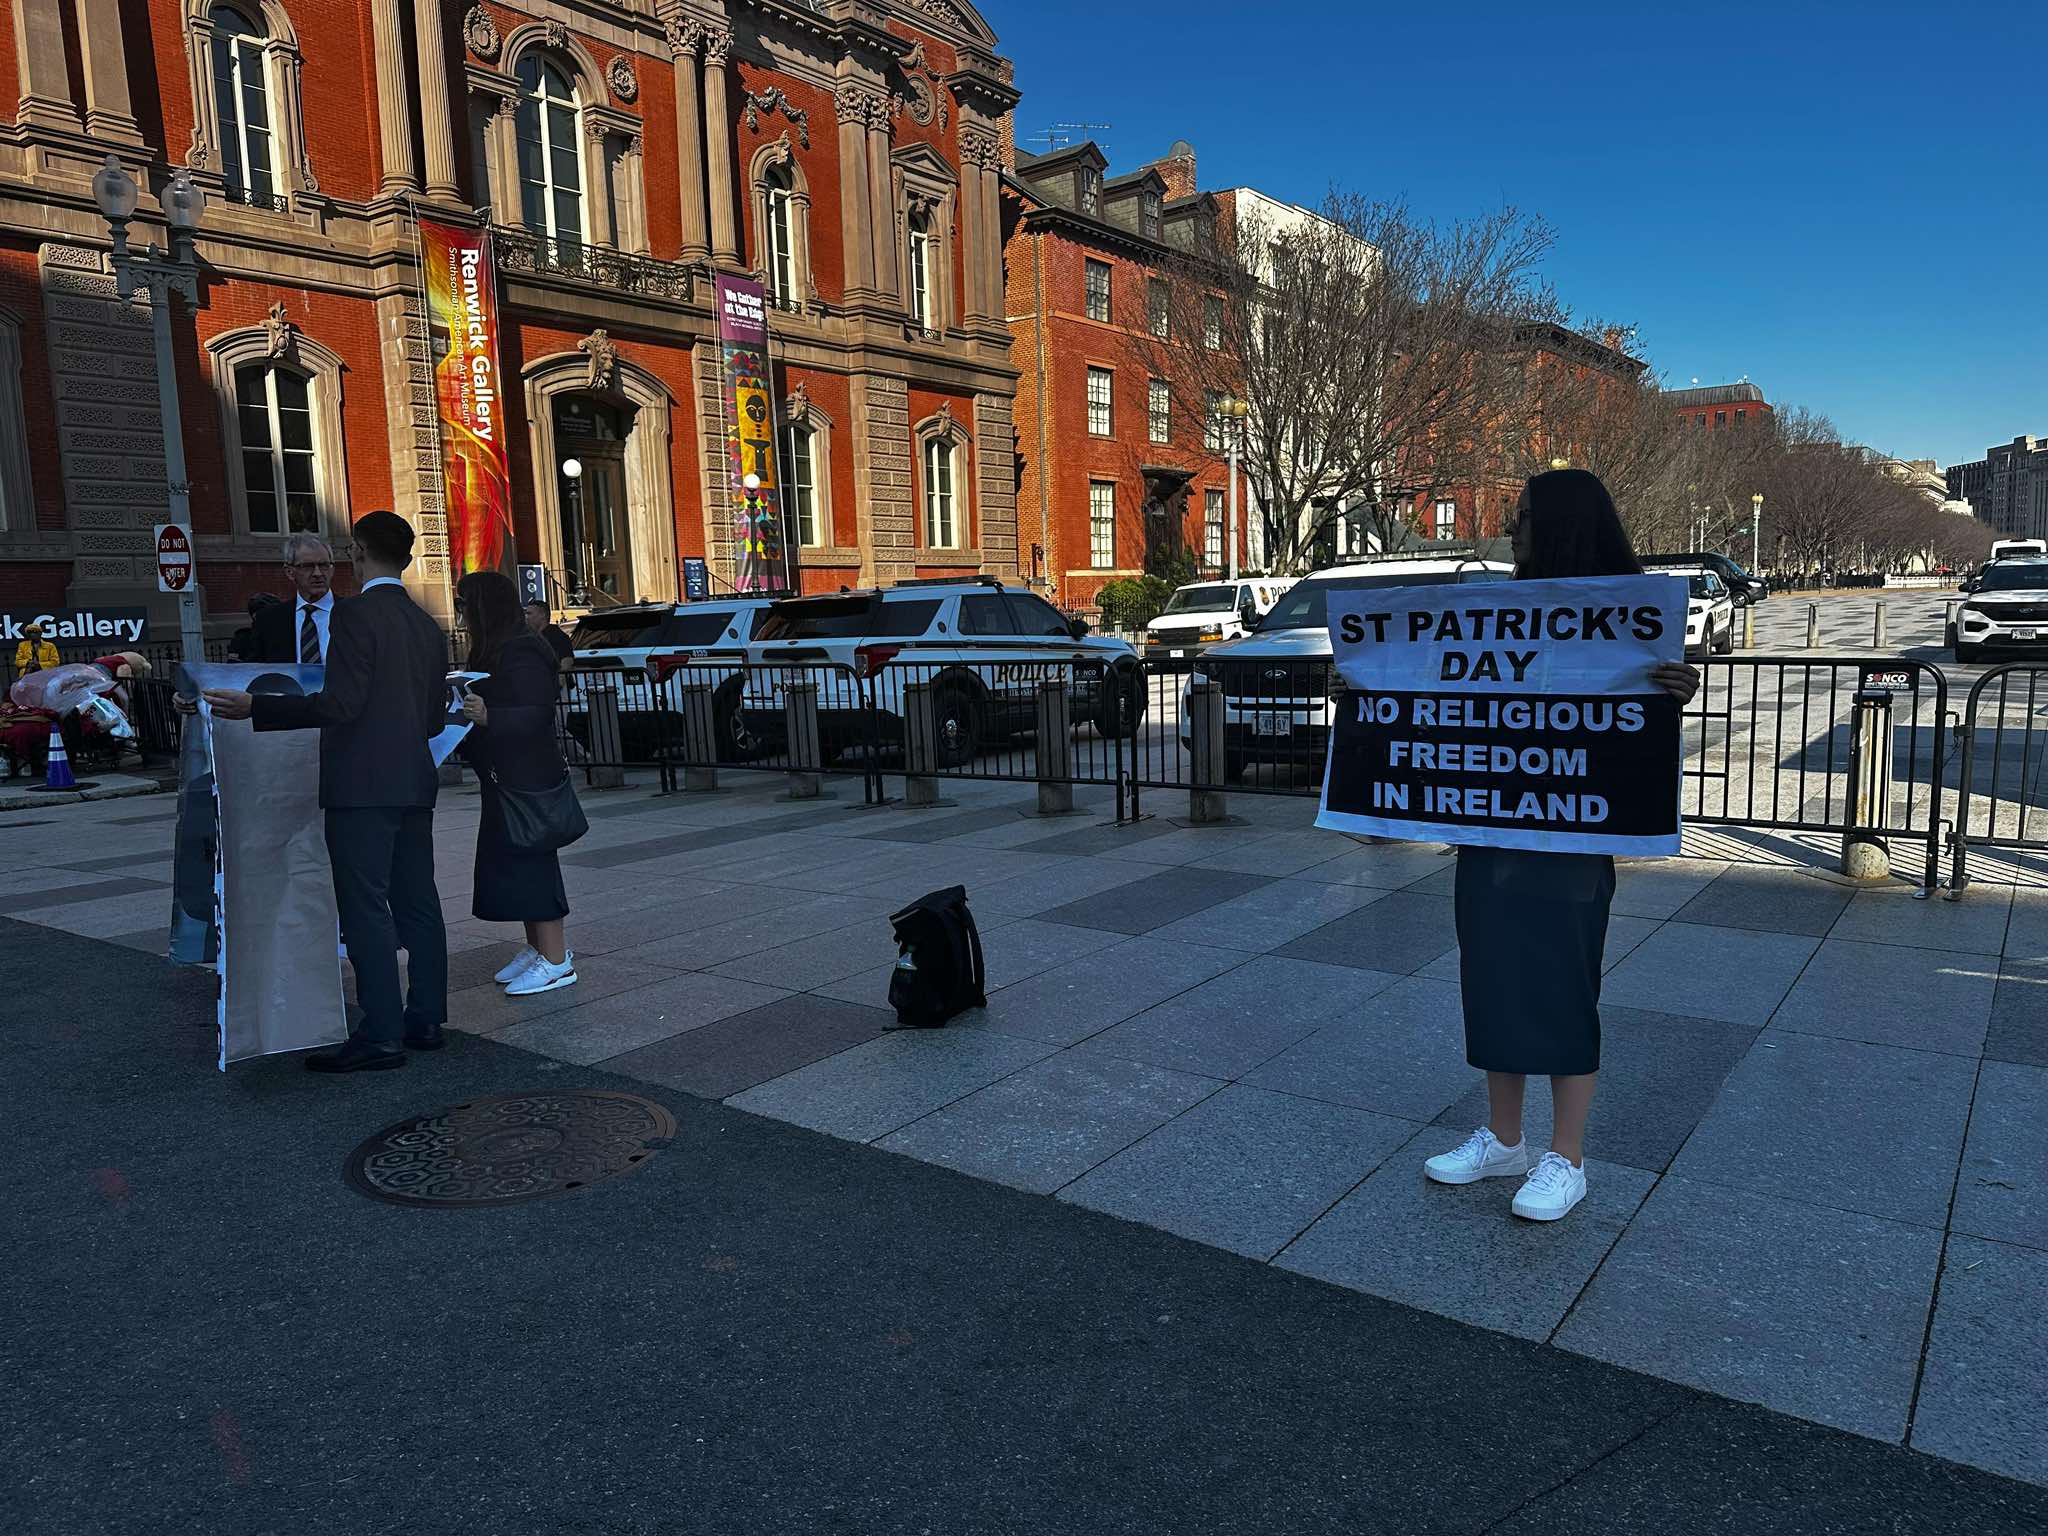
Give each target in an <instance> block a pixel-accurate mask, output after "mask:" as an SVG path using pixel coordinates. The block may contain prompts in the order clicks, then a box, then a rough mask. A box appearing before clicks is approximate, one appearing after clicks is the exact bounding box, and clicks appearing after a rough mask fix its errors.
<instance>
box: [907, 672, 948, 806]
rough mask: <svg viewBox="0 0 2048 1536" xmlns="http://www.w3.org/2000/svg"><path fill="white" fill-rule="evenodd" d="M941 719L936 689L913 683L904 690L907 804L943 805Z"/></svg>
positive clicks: (927, 684)
mask: <svg viewBox="0 0 2048 1536" xmlns="http://www.w3.org/2000/svg"><path fill="white" fill-rule="evenodd" d="M938 768H939V715H938V710H937V709H936V708H934V707H933V701H932V685H931V684H930V683H912V684H910V685H909V686H908V687H907V688H905V689H904V690H903V803H904V804H905V805H908V806H917V807H919V808H923V807H925V806H931V805H937V804H938V803H939V780H938Z"/></svg>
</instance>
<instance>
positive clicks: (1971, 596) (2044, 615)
mask: <svg viewBox="0 0 2048 1536" xmlns="http://www.w3.org/2000/svg"><path fill="white" fill-rule="evenodd" d="M1963 594H1964V596H1963V603H1962V606H1961V607H1960V608H1958V609H1957V610H1956V627H1955V629H1954V631H1953V632H1952V634H1951V635H1950V637H1949V644H1950V645H1951V646H1952V647H1953V648H1954V651H1955V659H1956V660H1957V661H1975V660H1977V658H1978V657H1980V656H1981V655H1983V654H1984V653H1985V652H1986V651H2032V650H2037V649H2040V648H2041V647H2043V646H2044V645H2048V560H2043V559H2040V558H2038V557H2027V556H2022V555H2001V556H2000V557H1999V558H1998V559H1996V560H1993V561H1992V562H1991V563H1990V564H1989V565H1987V566H1985V567H1984V569H1983V570H1982V571H1981V572H1979V573H1978V574H1977V575H1975V576H1973V577H1971V578H1970V579H1969V580H1968V581H1966V582H1964V583H1963Z"/></svg>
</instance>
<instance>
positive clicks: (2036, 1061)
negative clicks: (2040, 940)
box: [1984, 963, 2048, 1067]
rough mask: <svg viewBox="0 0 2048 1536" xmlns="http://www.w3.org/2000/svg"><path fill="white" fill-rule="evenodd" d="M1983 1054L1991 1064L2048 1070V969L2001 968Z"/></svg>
mask: <svg viewBox="0 0 2048 1536" xmlns="http://www.w3.org/2000/svg"><path fill="white" fill-rule="evenodd" d="M1984 1054H1985V1056H1986V1057H1987V1058H1989V1059H1990V1060H1993V1061H2013V1062H2021V1063H2024V1064H2025V1065H2027V1066H2033V1067H2048V965H2031V964H2030V965H2023V966H2022V965H2013V964H2010V963H2007V964H2005V965H2003V966H2001V967H2000V969H1999V973H1998V990H1997V991H1996V992H1995V993H1993V994H1992V999H1991V1020H1990V1024H1989V1026H1988V1027H1987V1028H1986V1030H1985V1032H1984Z"/></svg>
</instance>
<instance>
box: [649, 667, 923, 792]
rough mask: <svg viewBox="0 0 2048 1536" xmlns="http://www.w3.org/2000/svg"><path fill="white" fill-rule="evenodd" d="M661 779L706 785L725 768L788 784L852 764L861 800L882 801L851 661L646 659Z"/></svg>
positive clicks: (862, 691)
mask: <svg viewBox="0 0 2048 1536" xmlns="http://www.w3.org/2000/svg"><path fill="white" fill-rule="evenodd" d="M647 670H648V676H649V684H648V686H649V688H650V690H651V695H652V696H651V700H650V710H651V712H652V716H653V719H654V721H655V729H656V730H657V732H658V762H659V764H660V767H661V773H662V788H663V789H664V790H672V789H675V788H676V787H677V785H678V774H679V773H680V776H681V778H680V783H681V787H682V788H684V789H688V790H708V789H713V788H716V787H717V783H718V775H719V773H720V772H722V771H725V770H748V771H756V772H769V773H783V774H787V775H789V778H790V792H791V794H792V795H793V796H795V797H796V798H800V799H808V798H811V797H814V796H815V795H816V794H817V793H818V789H819V784H820V782H821V781H822V780H823V779H824V778H825V777H827V776H830V775H835V774H850V773H858V774H859V775H860V779H861V798H862V800H863V802H864V803H865V804H868V805H880V804H882V803H884V801H885V798H886V797H885V795H884V793H883V788H882V773H881V757H882V753H883V751H884V750H885V749H884V746H883V744H882V742H881V740H880V738H879V736H878V731H877V724H876V718H875V710H874V705H873V701H872V699H871V698H870V696H869V691H868V688H867V687H866V685H865V683H864V681H863V679H862V678H861V677H860V676H859V674H858V673H856V672H855V671H854V669H853V668H852V667H849V666H846V665H845V664H844V663H840V662H832V661H806V662H774V663H769V662H753V661H748V660H747V659H745V658H744V657H743V656H731V657H720V656H718V655H717V654H715V653H706V652H701V651H700V652H684V653H680V654H676V655H668V656H662V655H656V656H650V657H649V658H648V661H647Z"/></svg>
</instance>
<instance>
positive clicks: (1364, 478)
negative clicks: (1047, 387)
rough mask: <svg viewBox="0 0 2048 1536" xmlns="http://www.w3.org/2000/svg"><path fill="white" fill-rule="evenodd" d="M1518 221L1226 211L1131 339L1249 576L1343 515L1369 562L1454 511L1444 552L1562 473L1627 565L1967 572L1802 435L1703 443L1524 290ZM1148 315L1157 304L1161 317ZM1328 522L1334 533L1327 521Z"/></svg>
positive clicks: (1287, 563) (1905, 502) (1839, 453)
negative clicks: (1704, 553)
mask: <svg viewBox="0 0 2048 1536" xmlns="http://www.w3.org/2000/svg"><path fill="white" fill-rule="evenodd" d="M1552 239H1553V237H1552V235H1551V232H1550V230H1549V229H1548V228H1547V226H1545V225H1544V224H1543V222H1542V221H1541V220H1539V219H1535V218H1531V217H1528V216H1526V215H1524V214H1521V213H1519V212H1518V211H1516V210H1515V209H1512V208H1506V209H1502V210H1500V211H1498V212H1495V213H1492V214H1488V215H1485V216H1483V217H1480V218H1477V219H1473V220H1469V221H1460V222H1456V223H1452V224H1449V225H1441V224H1436V223H1432V222H1429V221H1425V220H1422V219H1419V218H1417V217H1416V216H1415V215H1414V214H1413V213H1412V212H1411V211H1410V210H1409V209H1408V208H1407V207H1406V206H1405V205H1403V204H1400V203H1382V202H1373V201H1370V200H1368V199H1365V198H1363V197H1360V196H1358V195H1357V194H1354V193H1347V192H1341V191H1338V192H1333V193H1332V194H1331V195H1330V196H1329V198H1328V199H1327V200H1326V201H1325V202H1324V204H1323V206H1322V207H1321V209H1320V210H1318V212H1317V213H1316V214H1314V215H1309V214H1304V213H1301V212H1299V211H1294V210H1289V211H1288V213H1287V215H1286V216H1285V217H1284V219H1281V220H1277V221H1276V220H1273V219H1266V218H1260V217H1257V216H1255V215H1250V214H1248V213H1246V212H1245V211H1244V210H1237V211H1236V213H1235V216H1233V213H1232V211H1231V210H1229V209H1226V210H1225V213H1224V216H1223V217H1221V218H1219V219H1218V221H1217V228H1216V232H1215V236H1214V239H1213V241H1212V242H1211V243H1210V244H1209V245H1208V246H1207V247H1206V248H1203V249H1197V250H1192V251H1187V252H1183V253H1182V254H1181V256H1180V257H1179V258H1178V260H1177V261H1176V262H1175V264H1174V265H1173V266H1172V267H1171V268H1169V269H1168V271H1167V273H1166V275H1165V281H1164V283H1163V285H1162V286H1161V287H1160V288H1159V289H1155V294H1156V295H1157V296H1156V297H1155V299H1154V300H1153V304H1152V308H1151V311H1150V314H1149V316H1148V321H1149V323H1148V324H1147V325H1146V327H1144V329H1143V330H1142V331H1137V332H1133V333H1130V334H1131V337H1132V339H1131V346H1132V347H1133V349H1134V350H1135V352H1136V353H1137V357H1136V358H1135V359H1134V360H1135V361H1136V362H1137V363H1139V365H1141V366H1143V367H1144V368H1145V369H1146V370H1147V372H1148V374H1149V376H1150V377H1152V378H1155V379H1162V380H1165V381H1166V382H1167V385H1168V388H1169V390H1170V391H1171V393H1172V395H1173V396H1174V399H1173V402H1172V403H1173V408H1174V410H1175V411H1176V413H1181V412H1185V413H1187V415H1188V416H1189V417H1190V418H1192V419H1196V420H1202V421H1205V422H1210V423H1212V425H1211V426H1210V429H1209V433H1208V436H1209V440H1210V446H1211V447H1212V448H1213V447H1214V446H1215V445H1216V443H1217V441H1218V440H1219V438H1220V435H1221V434H1222V433H1224V432H1228V431H1231V430H1233V429H1235V424H1234V423H1233V422H1231V421H1229V420H1222V421H1218V420H1217V413H1218V407H1219V403H1220V402H1223V401H1227V400H1229V399H1231V398H1233V397H1235V398H1237V399H1241V400H1243V401H1244V402H1245V406H1246V408H1247V411H1246V415H1245V417H1244V420H1243V425H1242V429H1241V430H1242V433H1243V437H1242V440H1241V448H1240V452H1241V455H1242V462H1243V464H1244V469H1245V474H1246V478H1247V481H1248V483H1249V485H1250V486H1251V488H1252V494H1251V496H1250V497H1249V498H1248V501H1247V512H1246V516H1248V517H1257V518H1259V519H1261V520H1262V531H1263V534H1264V547H1265V549H1266V552H1267V561H1268V564H1269V565H1270V566H1271V568H1273V569H1274V570H1277V571H1283V572H1299V571H1303V570H1306V569H1308V568H1310V566H1311V565H1312V564H1313V555H1314V552H1315V551H1316V549H1317V547H1318V545H1322V546H1323V547H1324V548H1327V547H1328V540H1329V534H1330V529H1331V524H1332V522H1333V520H1335V519H1336V518H1338V517H1339V516H1342V515H1348V516H1349V517H1350V519H1351V520H1352V522H1353V524H1354V526H1355V527H1357V528H1358V529H1360V530H1361V531H1362V532H1365V533H1367V534H1369V535H1372V536H1374V538H1375V541H1376V543H1377V544H1378V545H1379V547H1382V548H1385V547H1389V546H1391V545H1395V544H1398V543H1400V542H1402V541H1405V540H1408V539H1412V538H1413V537H1414V536H1415V535H1416V534H1417V533H1422V534H1427V533H1428V532H1429V531H1430V530H1429V529H1428V528H1426V527H1424V526H1423V525H1422V523H1421V518H1422V517H1423V516H1425V515H1426V509H1428V508H1430V507H1431V506H1432V504H1433V503H1434V501H1435V500H1436V499H1437V498H1438V497H1451V498H1454V499H1455V500H1456V501H1457V503H1458V507H1459V515H1460V521H1461V533H1462V534H1463V535H1465V536H1468V537H1469V536H1472V535H1477V536H1478V537H1481V538H1489V537H1497V536H1499V535H1500V534H1501V532H1502V530H1503V526H1504V521H1505V518H1506V514H1507V512H1508V511H1509V509H1510V508H1511V507H1512V506H1513V501H1514V496H1515V492H1516V490H1517V489H1518V488H1519V486H1520V483H1521V481H1522V480H1523V479H1524V478H1526V477H1527V476H1528V475H1530V474H1533V473H1536V472H1537V471H1539V470H1542V469H1546V468H1549V467H1550V466H1551V465H1552V464H1553V463H1554V462H1556V461H1558V460H1563V461H1566V462H1568V463H1570V464H1571V465H1573V466H1575V467H1580V468H1584V469H1589V470H1592V471H1593V472H1594V473H1595V474H1597V475H1599V476H1600V477H1601V478H1602V479H1603V480H1604V481H1605V482H1606V483H1607V485H1608V488H1609V489H1610V490H1611V491H1612V492H1613V494H1614V499H1615V502H1616V504H1617V505H1618V506H1619V507H1620V509H1621V513H1622V516H1623V518H1624V520H1625V521H1626V522H1627V524H1628V528H1629V533H1630V536H1631V537H1632V538H1633V539H1634V541H1635V544H1636V547H1637V548H1638V549H1639V550H1642V551H1643V552H1645V553H1650V552H1657V553H1672V552H1680V551H1686V550H1691V549H1696V548H1709V549H1726V550H1727V551H1728V552H1730V553H1732V554H1734V555H1736V556H1737V557H1738V558H1739V559H1741V560H1742V561H1744V562H1745V563H1747V562H1748V560H1749V557H1750V550H1751V534H1750V527H1749V525H1750V520H1751V515H1752V514H1751V508H1752V505H1753V503H1752V500H1751V498H1752V497H1753V496H1754V495H1756V494H1757V493H1759V492H1760V493H1762V495H1763V497H1764V504H1763V518H1762V526H1761V529H1760V531H1759V533H1758V536H1757V538H1756V541H1755V543H1756V548H1757V550H1758V552H1759V557H1760V563H1761V564H1762V565H1763V566H1764V567H1765V568H1766V569H1771V570H1779V571H1787V572H1793V571H1798V572H1806V571H1813V572H1817V571H1821V570H1840V571H1843V572H1848V571H1852V570H1861V571H1869V572H1878V571H1905V570H1908V569H1913V568H1926V567H1931V566H1938V565H1944V564H1945V565H1950V566H1960V565H1969V564H1975V563H1977V562H1979V561H1981V560H1982V559H1983V558H1984V557H1985V555H1986V554H1987V553H1988V551H1989V546H1990V537H1991V536H1990V533H1989V531H1988V530H1986V529H1985V528H1984V526H1983V525H1982V524H1980V523H1978V522H1977V521H1976V520H1975V519H1974V518H1970V517H1964V516H1958V515H1956V514H1954V513H1949V512H1945V511H1943V510H1942V508H1941V506H1940V504H1939V503H1937V502H1933V501H1931V500H1929V499H1928V498H1927V497H1926V496H1925V495H1924V494H1922V493H1921V492H1920V491H1917V490H1915V489H1914V488H1912V487H1911V486H1909V485H1906V484H1904V483H1902V482H1901V481H1899V480H1897V479H1895V478H1893V477H1892V476H1891V475H1890V474H1888V473H1887V472H1886V471H1885V469H1884V467H1883V464H1884V461H1883V460H1882V459H1881V457H1879V456H1877V455H1874V454H1871V453H1870V452H1868V451H1867V450H1865V449H1862V448H1858V447H1855V446H1853V445H1850V444H1846V443H1844V442H1843V441H1842V440H1841V438H1840V434H1839V433H1837V432H1836V431H1835V429H1834V427H1833V425H1832V424H1831V423H1830V422H1829V421H1828V420H1827V419H1826V418H1825V417H1823V416H1818V415H1814V414H1812V413H1809V412H1807V411H1803V410H1790V411H1781V412H1780V413H1779V414H1778V415H1776V416H1775V417H1762V418H1759V419H1757V420H1753V421H1751V422H1748V423H1746V424H1745V425H1743V426H1742V427H1741V428H1738V429H1733V430H1729V429H1721V430H1715V431H1702V430H1699V429H1697V428H1695V427H1694V426H1693V425H1692V424H1691V421H1690V418H1689V417H1686V416H1682V415H1681V414H1680V413H1679V412H1678V411H1677V410H1676V409H1675V408H1674V407H1673V406H1672V404H1671V403H1670V401H1669V400H1667V399H1665V398H1664V396H1663V394H1662V390H1661V381H1660V380H1659V379H1658V378H1657V377H1656V376H1654V375H1653V374H1652V373H1651V372H1650V370H1649V368H1648V367H1647V366H1646V365H1645V364H1644V363H1643V362H1642V361H1641V360H1640V359H1637V358H1634V357H1633V356H1631V355H1630V354H1629V352H1628V350H1627V345H1628V343H1629V342H1630V341H1631V340H1632V338H1633V334H1634V333H1633V332H1632V331H1631V330H1629V329H1627V328H1625V327H1621V326H1616V325H1613V324H1602V323H1599V322H1591V323H1582V324H1577V325H1575V324H1574V323H1573V321H1572V318H1571V316H1570V314H1569V312H1568V311H1567V310H1566V309H1565V307H1564V306H1563V305H1562V304H1561V303H1560V302H1559V300H1558V298H1557V296H1556V294H1555V293H1554V292H1553V291H1552V289H1551V287H1550V285H1549V284H1548V282H1547V281H1546V280H1545V279H1544V278H1543V276H1542V273H1541V265H1542V262H1543V260H1544V258H1545V257H1546V256H1547V255H1548V253H1549V251H1550V249H1551V245H1552ZM1162 301H1163V302H1162ZM1340 508H1341V509H1344V511H1343V512H1340V510H1339V509H1340Z"/></svg>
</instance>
